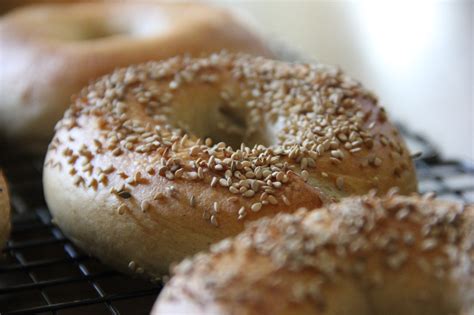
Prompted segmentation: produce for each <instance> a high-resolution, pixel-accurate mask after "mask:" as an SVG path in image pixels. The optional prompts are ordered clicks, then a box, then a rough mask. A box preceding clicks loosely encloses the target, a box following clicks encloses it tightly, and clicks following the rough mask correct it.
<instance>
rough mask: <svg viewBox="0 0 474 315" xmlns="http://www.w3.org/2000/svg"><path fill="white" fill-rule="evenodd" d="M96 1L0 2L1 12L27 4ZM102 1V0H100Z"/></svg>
mask: <svg viewBox="0 0 474 315" xmlns="http://www.w3.org/2000/svg"><path fill="white" fill-rule="evenodd" d="M81 1H82V2H85V1H89V2H90V1H94V0H2V1H1V2H0V14H4V13H7V12H9V11H10V10H13V9H16V8H18V7H22V6H27V5H38V4H45V3H47V4H52V3H76V2H81ZM99 1H100V0H99Z"/></svg>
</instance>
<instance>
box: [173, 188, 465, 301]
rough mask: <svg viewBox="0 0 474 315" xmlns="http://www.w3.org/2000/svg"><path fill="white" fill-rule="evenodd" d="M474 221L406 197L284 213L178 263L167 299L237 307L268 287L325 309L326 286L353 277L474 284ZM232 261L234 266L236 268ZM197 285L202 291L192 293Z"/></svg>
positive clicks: (445, 205) (383, 283)
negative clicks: (182, 295) (218, 301)
mask: <svg viewBox="0 0 474 315" xmlns="http://www.w3.org/2000/svg"><path fill="white" fill-rule="evenodd" d="M473 215H474V208H473V207H472V206H464V205H462V204H457V203H449V202H437V201H435V200H433V199H426V198H420V197H400V196H388V197H386V198H383V199H380V198H374V197H370V196H364V197H358V198H350V199H349V198H348V199H344V200H343V201H341V202H340V203H339V204H332V205H330V206H329V207H327V208H322V209H317V210H314V211H307V210H305V209H300V210H298V211H297V212H296V213H294V214H284V213H280V214H278V215H276V216H275V217H274V218H268V217H266V218H263V219H261V220H259V221H257V222H252V223H250V224H249V226H248V227H247V229H246V230H245V231H244V232H242V233H241V234H239V235H238V236H237V237H235V238H233V239H226V240H224V241H221V242H219V243H216V244H214V245H213V246H211V249H210V253H209V254H199V255H196V256H195V257H194V258H190V259H187V260H185V261H184V262H183V263H181V264H179V265H178V266H177V267H176V268H174V270H173V272H174V273H175V277H174V278H173V279H172V280H171V283H170V284H171V288H172V289H173V290H168V292H169V293H170V292H174V293H178V292H183V291H182V289H183V290H185V291H186V292H194V293H193V294H196V296H199V295H200V294H201V293H202V294H203V296H205V297H206V298H208V297H209V294H208V293H206V292H205V291H209V292H211V291H212V293H210V294H211V295H212V296H216V297H220V296H222V297H224V300H225V299H226V298H233V297H235V299H236V302H237V301H239V300H238V297H239V296H238V295H235V294H245V292H246V289H245V288H246V287H249V288H256V287H259V288H260V289H261V288H262V287H268V288H271V290H272V292H273V291H274V290H279V289H281V291H282V292H290V293H289V294H290V295H291V294H293V296H292V299H291V300H292V301H294V300H295V299H296V300H297V301H303V300H305V299H307V298H310V299H311V298H314V299H316V300H317V301H318V302H321V301H320V300H318V299H319V298H321V297H322V296H321V295H320V294H319V293H320V292H322V290H323V289H324V285H325V284H328V283H331V284H334V283H336V284H337V283H338V281H340V279H347V278H352V277H355V278H354V279H356V281H359V282H361V283H366V284H369V285H370V286H376V287H377V286H378V287H379V288H380V289H381V288H383V287H387V286H388V287H390V286H391V285H392V284H391V283H388V282H387V281H389V280H388V278H390V277H391V279H393V275H394V272H395V273H400V274H403V273H406V272H408V273H409V274H410V277H414V278H416V277H420V279H422V278H421V275H422V274H423V275H428V276H432V277H433V278H434V279H438V280H439V281H443V280H446V281H447V282H446V283H460V281H464V280H469V279H473V277H474V234H473V229H472V228H473V226H474V216H473ZM262 257H265V258H266V259H265V260H264V259H263V258H262ZM230 261H232V262H233V264H235V265H234V266H233V267H232V268H230V269H229V267H228V264H229V262H230ZM413 267H414V268H415V272H414V271H413ZM405 268H406V269H405ZM229 270H232V271H229ZM256 270H258V271H256ZM299 272H301V273H303V272H304V277H298V273H299ZM229 273H230V274H231V275H232V276H228V275H229ZM288 274H290V276H288V277H289V278H282V279H285V280H281V281H280V282H278V279H279V277H280V276H281V277H286V276H285V275H288ZM291 274H295V275H293V276H292V275H291ZM385 279H387V280H385ZM193 281H196V283H199V285H198V287H195V284H194V285H193V287H194V289H196V288H199V289H198V291H194V289H192V288H191V287H187V286H189V283H192V282H193ZM415 281H416V280H415ZM451 281H453V282H451ZM308 284H314V285H315V287H313V286H308ZM239 285H241V286H242V287H241V288H240V287H239ZM396 285H399V284H396ZM396 285H395V286H396ZM471 285H472V284H471ZM360 287H361V288H363V287H364V286H363V285H361V286H360ZM201 289H202V291H203V292H201V291H200V290H201ZM166 291H167V290H165V292H166ZM227 291H229V292H232V293H231V294H229V295H226V294H227V293H226V292H227ZM255 291H258V290H255ZM295 291H297V292H298V294H296V293H295ZM389 291H390V290H389ZM236 292H239V293H236ZM390 292H393V291H390ZM421 293H422V292H420V294H421ZM193 294H191V295H190V296H193ZM236 296H237V297H236ZM420 296H421V295H420ZM261 298H262V300H265V299H264V298H263V297H261Z"/></svg>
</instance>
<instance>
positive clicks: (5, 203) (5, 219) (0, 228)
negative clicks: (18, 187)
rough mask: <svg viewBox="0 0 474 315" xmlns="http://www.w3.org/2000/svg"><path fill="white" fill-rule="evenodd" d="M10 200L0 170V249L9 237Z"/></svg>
mask: <svg viewBox="0 0 474 315" xmlns="http://www.w3.org/2000/svg"><path fill="white" fill-rule="evenodd" d="M10 224H11V223H10V198H9V196H8V187H7V183H6V181H5V178H4V177H3V172H2V171H1V170H0V248H1V247H3V245H5V243H6V242H7V240H8V236H9V235H10Z"/></svg>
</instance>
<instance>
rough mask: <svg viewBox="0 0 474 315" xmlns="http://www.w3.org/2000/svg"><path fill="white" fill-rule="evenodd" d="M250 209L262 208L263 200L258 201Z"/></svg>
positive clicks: (258, 209)
mask: <svg viewBox="0 0 474 315" xmlns="http://www.w3.org/2000/svg"><path fill="white" fill-rule="evenodd" d="M250 209H251V210H252V211H253V212H258V211H260V209H262V203H261V202H256V203H254V204H253V205H252V206H251V207H250Z"/></svg>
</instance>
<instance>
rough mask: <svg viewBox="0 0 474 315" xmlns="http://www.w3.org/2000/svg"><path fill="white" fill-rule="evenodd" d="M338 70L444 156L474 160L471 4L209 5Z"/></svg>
mask: <svg viewBox="0 0 474 315" xmlns="http://www.w3.org/2000/svg"><path fill="white" fill-rule="evenodd" d="M215 2H219V3H220V4H223V5H228V6H231V7H234V8H238V9H240V10H242V11H245V12H247V14H248V15H250V16H252V17H253V18H254V19H255V20H257V22H258V24H259V25H260V26H261V28H262V29H263V30H264V32H265V33H267V34H273V35H275V36H276V37H279V38H281V39H284V40H285V41H286V42H288V43H291V44H292V45H294V47H295V48H298V49H300V50H301V51H303V52H304V53H306V54H308V55H310V56H312V57H314V58H315V59H317V60H319V61H321V62H325V63H331V64H337V65H340V66H341V67H342V68H343V69H345V70H346V71H347V72H349V73H350V74H352V75H353V76H354V77H355V78H357V79H359V80H360V81H362V82H363V83H364V85H365V86H367V87H368V88H370V89H372V90H373V91H375V92H376V94H377V95H379V98H380V100H381V103H382V105H384V106H386V108H387V109H388V111H389V112H390V115H391V117H392V118H394V119H396V120H398V121H401V122H403V123H405V124H406V125H407V126H409V127H410V128H411V129H413V130H415V131H418V132H421V133H422V134H423V135H425V136H427V137H428V138H429V139H430V140H431V141H432V142H434V143H435V144H436V145H437V146H438V148H439V149H440V151H441V152H442V153H443V155H444V157H446V158H451V157H454V158H463V159H469V160H471V161H474V134H473V133H474V131H473V121H474V113H473V107H474V105H473V91H474V84H473V73H474V65H473V45H474V31H473V28H474V24H473V15H474V1H470V0H464V1H463V0H458V1H456V0H452V1H449V0H445V1H441V0H432V1H417V0H412V1H408V0H398V1H394V0H388V1H383V0H377V1H375V0H374V1H364V0H358V1H357V0H354V1H349V0H339V1H290V0H287V1H237V0H228V1H215Z"/></svg>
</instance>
